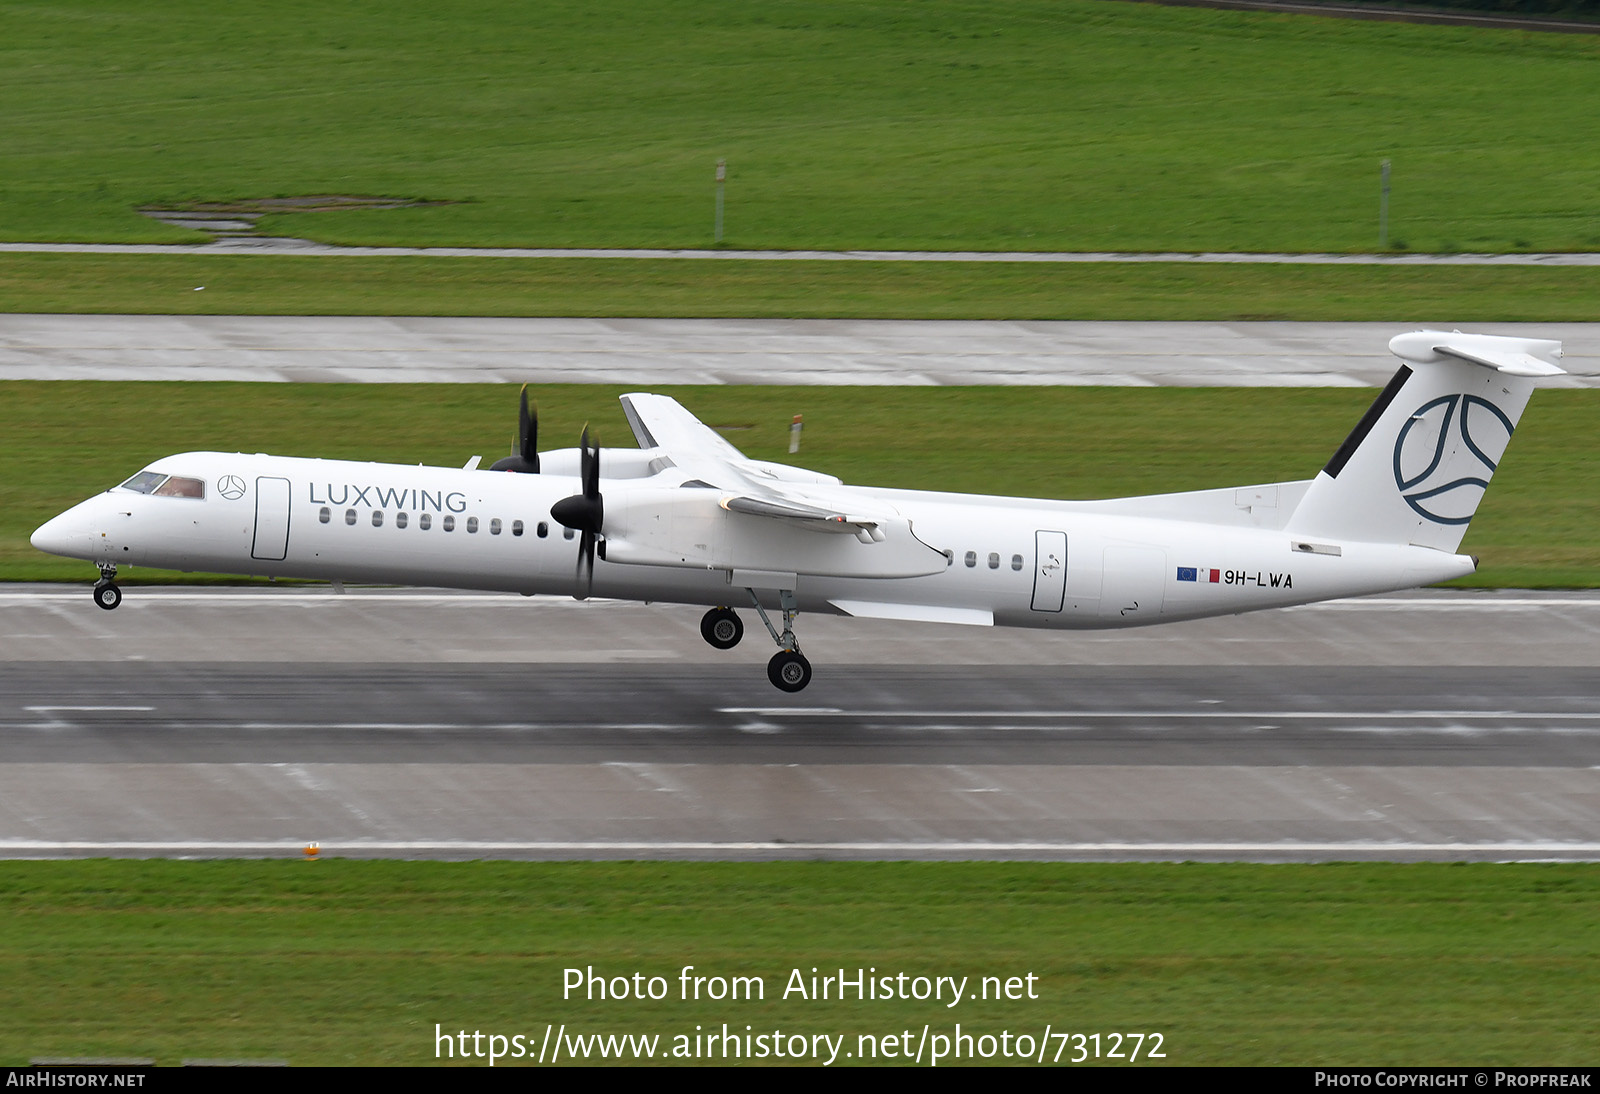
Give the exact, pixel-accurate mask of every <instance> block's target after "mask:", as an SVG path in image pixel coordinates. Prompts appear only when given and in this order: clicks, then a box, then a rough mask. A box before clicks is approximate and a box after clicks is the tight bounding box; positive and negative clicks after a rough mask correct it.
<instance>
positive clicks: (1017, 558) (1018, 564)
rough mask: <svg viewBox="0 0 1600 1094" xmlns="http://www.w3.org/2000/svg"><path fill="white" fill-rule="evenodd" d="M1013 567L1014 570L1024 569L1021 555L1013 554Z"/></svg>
mask: <svg viewBox="0 0 1600 1094" xmlns="http://www.w3.org/2000/svg"><path fill="white" fill-rule="evenodd" d="M1011 568H1012V569H1013V570H1020V569H1022V556H1021V555H1012V556H1011Z"/></svg>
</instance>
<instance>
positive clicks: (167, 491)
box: [155, 475, 206, 498]
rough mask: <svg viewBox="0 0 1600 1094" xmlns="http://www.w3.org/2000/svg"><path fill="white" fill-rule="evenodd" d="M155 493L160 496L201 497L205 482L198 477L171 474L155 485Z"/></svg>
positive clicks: (204, 492)
mask: <svg viewBox="0 0 1600 1094" xmlns="http://www.w3.org/2000/svg"><path fill="white" fill-rule="evenodd" d="M155 493H156V496H157V497H161V498H203V497H205V496H206V484H205V483H203V482H201V481H200V480H199V479H186V478H184V477H183V476H182V475H173V476H171V477H170V478H168V479H167V481H166V482H164V483H162V484H161V485H160V486H158V487H156V490H155Z"/></svg>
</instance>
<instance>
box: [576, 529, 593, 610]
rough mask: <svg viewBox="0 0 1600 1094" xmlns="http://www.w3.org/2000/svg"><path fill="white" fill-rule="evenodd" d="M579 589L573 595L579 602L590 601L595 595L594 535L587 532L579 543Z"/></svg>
mask: <svg viewBox="0 0 1600 1094" xmlns="http://www.w3.org/2000/svg"><path fill="white" fill-rule="evenodd" d="M576 577H577V583H578V588H577V590H576V591H575V592H574V593H573V594H572V595H573V596H575V597H577V598H578V599H579V600H588V599H589V597H590V596H591V595H592V594H593V593H594V533H593V532H585V533H583V538H582V539H581V540H579V542H578V572H577V575H576Z"/></svg>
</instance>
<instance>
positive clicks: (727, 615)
mask: <svg viewBox="0 0 1600 1094" xmlns="http://www.w3.org/2000/svg"><path fill="white" fill-rule="evenodd" d="M700 637H702V638H704V639H705V640H706V641H707V642H709V643H711V645H713V646H715V647H716V648H717V649H719V650H731V649H733V647H735V646H737V645H738V644H739V639H741V638H743V637H744V620H742V619H740V618H739V616H738V614H737V613H735V612H734V610H733V609H732V608H712V609H711V610H710V611H709V612H707V613H706V614H705V616H704V617H703V618H702V619H701V620H700Z"/></svg>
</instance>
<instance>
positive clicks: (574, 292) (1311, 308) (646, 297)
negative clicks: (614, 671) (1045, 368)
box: [0, 254, 1600, 326]
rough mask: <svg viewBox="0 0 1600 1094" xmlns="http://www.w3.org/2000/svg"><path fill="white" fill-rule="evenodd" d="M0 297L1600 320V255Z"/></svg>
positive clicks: (603, 309)
mask: <svg viewBox="0 0 1600 1094" xmlns="http://www.w3.org/2000/svg"><path fill="white" fill-rule="evenodd" d="M0 312H14V313H28V312H52V313H68V314H75V313H127V314H140V313H143V314H159V315H166V314H177V315H483V316H498V315H550V316H659V317H692V318H697V317H724V316H733V317H749V318H758V317H778V318H785V317H798V318H863V319H1139V320H1151V321H1157V320H1252V319H1282V320H1372V321H1393V322H1396V323H1403V324H1407V325H1421V324H1429V323H1432V324H1439V325H1445V326H1456V325H1459V324H1462V323H1465V322H1469V321H1470V322H1487V321H1491V320H1500V321H1545V322H1586V321H1594V320H1600V268H1591V267H1467V266H1437V267H1418V266H1405V267H1373V266H1310V265H1292V266H1257V265H1231V264H1230V265H1188V264H1175V263H1104V264H1102V263H1095V264H1084V265H1075V264H1043V263H1003V262H996V263H990V262H984V263H973V262H788V261H785V262H759V261H747V260H739V259H718V260H715V261H713V260H693V261H691V260H682V259H679V260H659V261H658V260H628V259H508V258H399V257H384V258H376V257H373V258H357V257H349V258H345V257H339V258H333V257H316V258H313V257H287V256H269V255H80V254H43V255H40V254H0Z"/></svg>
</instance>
